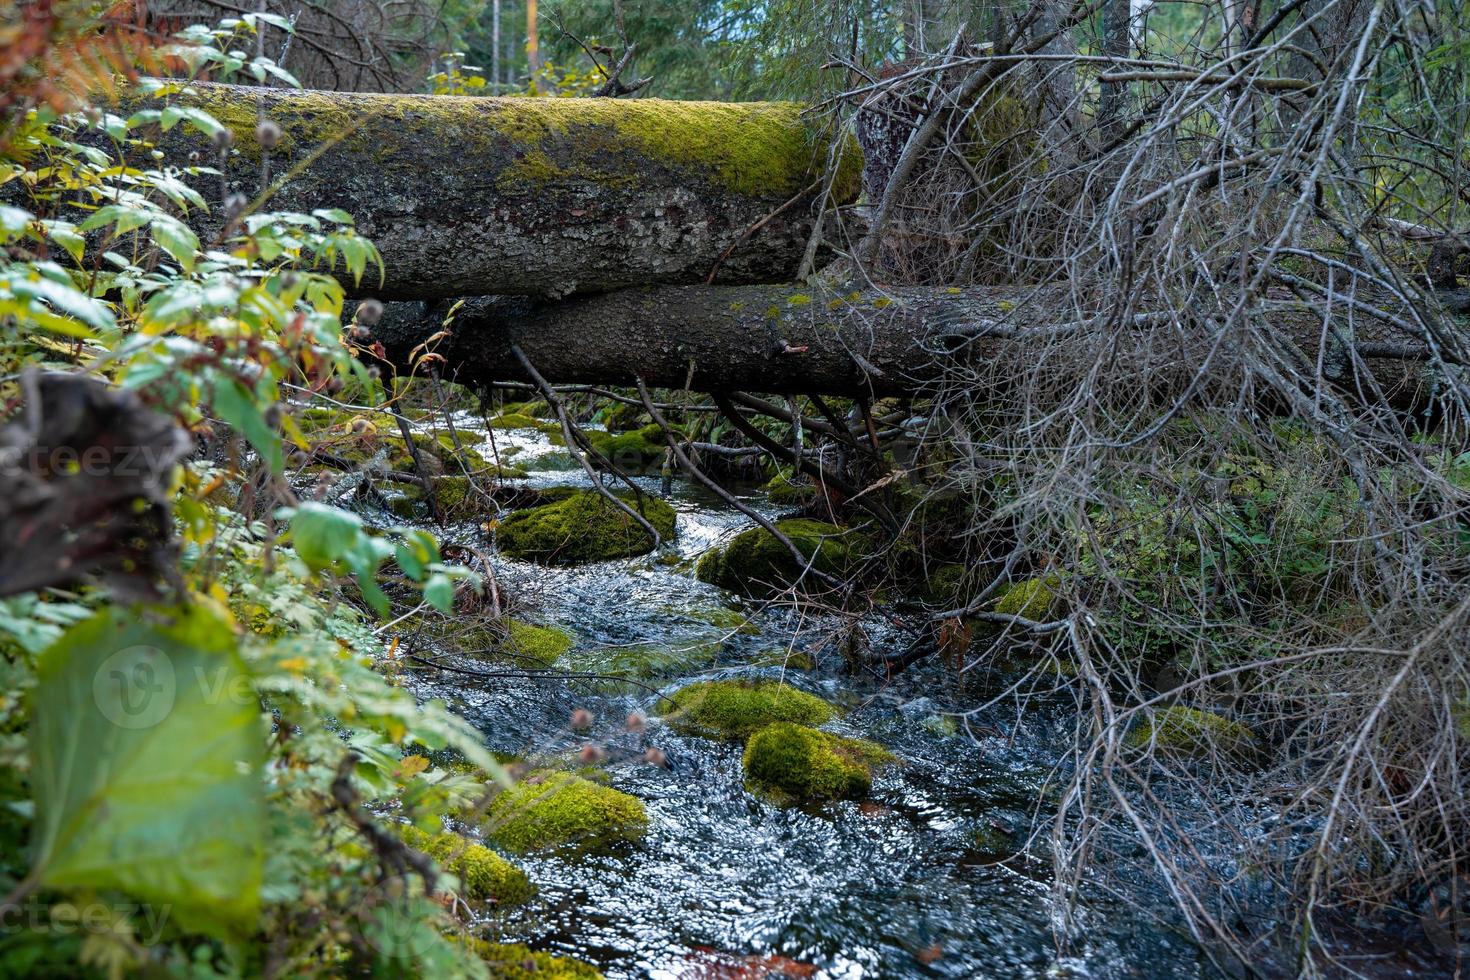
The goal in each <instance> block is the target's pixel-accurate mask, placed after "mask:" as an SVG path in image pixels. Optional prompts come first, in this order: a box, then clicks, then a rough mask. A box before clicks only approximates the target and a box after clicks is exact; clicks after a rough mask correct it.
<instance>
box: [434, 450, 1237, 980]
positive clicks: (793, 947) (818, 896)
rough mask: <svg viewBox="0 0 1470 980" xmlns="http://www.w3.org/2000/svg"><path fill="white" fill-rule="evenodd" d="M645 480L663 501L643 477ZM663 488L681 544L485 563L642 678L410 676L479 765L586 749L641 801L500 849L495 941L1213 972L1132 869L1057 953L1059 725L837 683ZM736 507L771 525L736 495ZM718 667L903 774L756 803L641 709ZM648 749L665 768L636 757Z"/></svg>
mask: <svg viewBox="0 0 1470 980" xmlns="http://www.w3.org/2000/svg"><path fill="white" fill-rule="evenodd" d="M496 441H497V444H498V445H499V446H500V447H501V448H502V449H504V448H505V446H506V445H507V443H510V444H514V445H517V446H519V447H521V452H520V454H519V455H517V456H516V457H514V461H515V462H517V463H521V464H525V465H528V466H529V468H531V469H532V471H533V472H532V475H531V478H530V481H529V482H530V483H531V484H532V485H535V486H552V485H581V486H586V485H588V481H587V478H586V477H585V476H584V475H583V474H582V473H581V472H580V471H570V472H569V471H567V470H566V469H565V458H564V457H562V459H561V460H560V463H559V466H558V468H555V469H552V468H550V467H551V465H552V463H553V461H555V460H556V459H557V457H556V456H554V455H552V454H553V453H554V452H555V451H554V450H553V449H552V448H551V447H550V446H548V445H547V444H546V443H545V441H544V439H543V438H542V437H539V436H536V435H535V434H533V433H514V434H510V435H507V434H506V433H496ZM640 482H641V483H642V484H643V485H644V486H645V488H646V489H648V490H650V491H651V492H655V493H657V492H658V490H659V486H658V480H657V479H656V478H654V479H646V480H641V481H640ZM668 499H669V501H670V503H671V504H673V505H674V507H675V508H676V510H677V511H678V515H679V528H678V531H679V533H678V539H677V541H675V542H673V543H672V544H669V545H666V546H665V548H664V549H663V551H661V552H660V553H659V554H656V555H647V556H643V557H641V558H635V559H631V560H627V561H618V562H603V563H597V564H592V565H586V566H581V567H577V568H569V569H568V568H544V567H536V566H531V565H525V564H521V563H517V562H511V561H506V560H503V559H497V564H496V574H497V576H499V577H500V579H501V581H502V582H504V583H505V584H506V585H507V586H508V587H509V589H510V591H511V593H512V594H513V595H515V596H516V597H517V600H518V601H519V602H520V604H521V606H522V607H523V608H525V609H526V610H527V612H526V614H525V616H524V618H527V619H529V620H532V621H541V622H545V623H552V624H556V625H558V626H560V627H562V628H564V629H566V630H567V631H569V632H570V633H572V634H573V635H574V636H575V638H576V640H577V644H578V646H577V649H576V650H575V651H574V653H573V654H572V655H570V657H569V659H568V663H569V665H570V666H573V667H575V668H577V669H580V670H584V671H592V672H596V673H617V674H620V675H627V674H629V673H630V672H631V673H634V674H640V673H641V674H642V675H643V676H645V678H646V683H647V685H648V688H647V689H645V688H640V687H636V686H631V685H618V684H609V683H607V682H605V681H578V682H573V683H568V682H565V681H555V682H553V681H548V680H524V679H515V678H487V679H484V680H480V679H476V678H473V677H467V676H463V675H455V674H450V673H441V672H431V673H428V674H423V675H419V676H418V678H417V679H416V680H415V682H414V683H415V684H416V685H418V690H419V693H421V694H422V695H424V696H426V697H428V696H432V697H440V698H444V699H445V700H446V701H448V702H449V703H450V705H451V706H452V707H454V708H455V709H456V710H458V711H459V712H460V713H462V714H463V715H464V716H465V717H466V718H468V719H470V720H471V721H472V722H474V723H475V725H476V726H478V727H479V728H480V729H481V730H482V731H483V732H484V733H485V738H486V741H487V743H488V745H489V746H490V748H492V749H493V750H495V751H497V752H503V753H508V754H514V755H518V756H519V755H526V754H530V755H532V756H541V757H546V756H556V755H558V754H560V755H563V756H564V755H566V754H568V753H571V752H574V751H575V750H576V749H577V748H578V747H579V746H581V745H583V744H585V743H586V742H587V741H595V742H598V743H599V744H601V745H603V746H605V747H606V748H607V750H608V752H609V754H610V760H609V762H608V763H607V765H606V767H605V768H606V773H607V776H608V778H609V780H610V782H611V785H613V786H614V787H616V788H618V789H620V790H623V791H625V792H628V793H632V794H633V795H635V796H637V797H638V798H639V799H641V800H643V802H644V804H645V805H646V806H647V809H648V814H649V818H650V827H649V831H648V834H647V836H646V838H645V839H644V841H643V842H642V843H641V844H640V845H639V846H637V847H635V848H632V849H629V850H626V851H624V852H618V853H611V854H603V855H593V856H586V857H581V858H576V859H572V858H560V857H532V858H528V859H521V860H519V862H518V863H520V864H521V866H522V867H524V868H525V869H526V871H527V873H528V874H529V875H530V876H531V877H532V879H533V880H534V881H535V882H536V883H537V884H538V886H539V887H540V895H539V897H538V898H537V900H536V901H535V902H534V903H533V904H532V905H531V906H530V907H529V908H528V909H525V910H522V911H517V912H515V913H512V914H510V915H509V916H508V917H507V918H506V919H505V920H504V921H503V922H500V923H498V926H499V930H500V932H501V935H502V938H504V939H507V940H515V941H522V942H527V943H529V944H530V945H532V946H535V947H537V948H542V949H547V950H549V951H552V952H557V953H563V954H567V955H572V956H576V957H579V958H581V959H584V960H587V961H589V962H591V963H594V964H595V965H597V966H598V967H599V968H600V969H602V970H603V971H604V972H605V973H606V975H607V976H608V977H610V978H624V977H628V978H631V977H655V978H735V977H741V978H762V977H769V978H779V977H803V978H805V977H811V978H857V977H865V978H866V977H1030V976H1062V977H1194V976H1205V975H1208V968H1207V966H1206V965H1205V962H1204V960H1203V959H1202V957H1201V956H1200V954H1199V951H1198V950H1197V948H1196V947H1195V946H1194V945H1193V944H1192V943H1191V942H1190V941H1189V939H1188V937H1187V936H1186V935H1182V934H1181V933H1180V932H1179V931H1178V930H1177V928H1176V927H1175V926H1173V925H1171V924H1170V923H1171V921H1172V920H1171V917H1170V914H1169V911H1168V907H1167V904H1166V903H1165V902H1164V900H1163V896H1162V895H1161V894H1159V892H1158V890H1157V889H1154V888H1152V886H1149V885H1148V884H1147V883H1146V879H1144V878H1143V877H1142V876H1140V879H1139V889H1138V891H1139V894H1138V895H1136V896H1134V895H1130V896H1128V897H1127V898H1126V899H1124V898H1118V897H1108V896H1106V895H1104V894H1102V893H1101V890H1100V889H1099V890H1098V894H1084V895H1083V896H1082V898H1083V902H1082V906H1083V907H1082V912H1081V916H1080V918H1081V922H1082V923H1083V928H1082V929H1081V930H1080V933H1079V934H1078V935H1077V937H1076V939H1075V940H1074V941H1073V942H1072V943H1070V944H1069V947H1068V949H1067V951H1066V954H1065V955H1062V954H1059V952H1058V950H1057V946H1056V943H1055V940H1054V938H1053V931H1052V928H1051V915H1052V907H1053V906H1052V892H1051V881H1050V865H1049V863H1048V862H1047V861H1046V860H1045V828H1044V823H1045V821H1046V820H1047V819H1048V808H1047V806H1046V800H1047V799H1048V794H1049V793H1051V792H1053V791H1052V789H1051V786H1052V785H1053V784H1054V783H1055V780H1056V773H1055V772H1054V771H1053V767H1054V765H1055V760H1056V759H1057V758H1058V757H1059V755H1060V747H1061V745H1062V744H1063V740H1064V738H1065V730H1064V729H1065V727H1066V726H1067V725H1068V723H1069V720H1070V719H1069V718H1068V717H1067V716H1066V713H1065V712H1062V711H1060V710H1055V713H1054V714H1053V713H1049V712H1048V710H1047V709H1037V710H1035V711H1028V712H1026V713H1025V714H1024V715H1021V716H1017V715H1015V714H1014V713H1003V714H997V715H996V716H994V717H985V718H975V719H971V720H970V726H969V727H970V731H972V732H974V733H975V735H976V737H970V735H969V734H968V733H966V732H965V731H963V730H959V731H957V730H956V725H955V722H954V719H953V718H952V717H950V716H947V715H945V714H944V713H943V712H944V709H945V707H946V706H947V702H946V699H945V693H946V691H947V690H948V687H947V683H948V682H947V681H946V679H945V678H943V677H942V676H941V675H939V674H938V673H937V672H933V673H931V672H929V670H928V669H927V668H914V669H912V670H911V671H910V672H908V673H906V674H905V675H904V676H902V677H901V678H900V679H899V680H898V681H896V682H892V683H880V682H879V681H878V680H877V679H876V678H869V679H865V678H864V677H862V676H859V675H854V674H853V673H852V672H850V671H847V670H845V669H844V668H843V665H842V658H841V656H840V655H839V654H838V653H837V652H836V651H834V650H833V649H831V647H832V646H833V644H832V643H830V642H829V640H830V639H831V637H832V636H833V635H834V634H835V630H834V626H835V623H833V622H832V621H830V620H828V619H826V618H824V617H823V616H821V615H813V614H811V613H809V612H803V611H799V610H793V609H788V608H774V609H760V608H759V607H758V606H756V605H754V604H743V603H740V602H738V601H737V600H735V599H733V598H732V597H731V596H729V595H728V594H726V593H723V592H721V591H720V590H718V589H715V588H713V587H711V586H708V585H705V584H703V583H701V582H698V581H697V580H696V579H695V578H694V573H693V563H694V560H696V559H697V558H698V556H699V555H700V554H702V553H703V552H704V551H705V550H707V549H708V548H710V547H711V546H713V545H715V544H717V543H719V542H720V541H721V540H722V539H726V538H728V537H729V536H730V535H732V534H734V533H736V532H738V531H739V530H742V529H744V528H745V527H748V526H749V521H748V519H747V518H745V517H744V516H743V515H741V514H740V513H739V512H738V511H736V510H734V509H733V508H731V507H729V506H728V505H727V504H725V503H724V502H723V501H721V500H719V499H718V498H717V497H715V496H713V495H711V494H708V493H705V492H703V491H702V490H701V489H700V488H698V487H695V486H691V485H690V484H688V483H685V482H682V481H680V482H676V483H675V484H674V488H673V493H672V495H671V496H670V497H669V498H668ZM747 500H748V502H749V503H750V504H751V505H752V506H755V507H757V508H758V509H760V510H762V511H763V512H765V513H767V514H771V515H774V514H776V513H777V512H778V508H775V507H772V506H771V505H770V504H769V503H767V502H765V501H764V500H763V498H761V497H760V495H759V494H756V493H754V492H751V493H750V494H749V496H748V498H747ZM477 533H478V532H477V529H475V528H460V529H455V530H451V531H450V532H449V533H448V534H446V537H447V538H449V539H450V540H453V539H454V538H455V537H456V536H458V537H460V538H467V537H468V536H470V535H474V534H477ZM866 625H867V627H868V632H869V637H870V644H871V646H872V647H873V648H874V649H875V650H877V652H880V653H882V652H885V649H886V648H892V649H894V650H896V649H901V646H902V644H903V642H904V639H903V637H901V636H900V635H898V634H896V633H891V632H889V630H890V629H891V628H890V627H887V626H886V625H885V624H884V623H882V622H878V621H875V622H873V623H869V624H866ZM790 653H804V654H807V655H809V656H811V657H813V658H814V660H815V662H816V669H814V670H794V669H786V668H785V667H784V666H783V662H784V661H785V660H786V658H787V655H788V654H790ZM793 659H795V658H793ZM464 665H465V666H469V667H478V668H481V669H486V668H487V665H486V664H485V662H483V661H471V660H465V661H464ZM650 665H651V666H650ZM491 666H493V665H491ZM723 676H768V677H778V676H779V677H784V679H785V681H786V682H788V683H791V684H794V685H796V686H798V687H801V688H804V689H806V690H809V691H812V692H813V693H816V694H819V695H821V696H823V697H825V698H828V699H829V700H832V701H834V702H836V703H837V704H839V705H840V706H842V707H843V708H845V709H846V714H845V715H844V717H843V719H842V720H841V722H839V723H837V724H836V725H835V726H834V730H836V731H839V732H841V733H843V734H848V735H857V736H861V737H864V738H869V739H873V740H875V741H877V742H879V743H881V744H883V745H884V746H886V747H887V748H889V749H890V750H892V751H893V752H894V753H895V754H896V755H898V756H899V757H900V759H901V760H902V764H901V765H897V766H890V767H885V769H883V770H882V771H880V774H879V775H878V776H877V777H876V779H875V781H874V786H873V790H872V793H871V795H870V797H869V799H868V800H865V801H863V802H861V803H859V802H841V803H831V804H824V805H820V806H810V807H792V808H780V807H776V806H773V805H771V804H769V803H766V802H764V801H762V800H760V799H757V798H756V797H754V796H752V795H751V794H750V793H748V792H746V790H745V789H744V787H743V785H742V774H741V765H740V749H739V747H738V746H735V745H729V744H723V743H718V742H713V741H709V740H705V739H700V738H692V737H685V736H682V735H679V734H677V733H675V732H673V731H672V730H671V729H669V728H667V727H666V726H664V725H662V724H660V723H659V722H658V720H657V717H656V708H657V700H658V694H657V693H656V692H657V691H659V690H661V691H663V692H665V693H667V692H671V691H673V690H676V689H677V688H678V687H680V686H682V685H683V684H685V683H688V682H689V681H691V680H695V679H707V678H714V677H723ZM579 707H580V708H586V709H589V710H591V711H592V712H593V713H594V714H595V716H596V718H597V722H596V724H595V726H594V728H593V730H592V731H591V732H586V733H578V734H577V735H575V736H574V735H573V734H572V733H571V732H570V731H569V729H568V718H569V716H570V713H571V712H572V711H573V710H574V709H576V708H579ZM633 712H637V713H641V714H644V715H646V716H647V717H648V719H649V721H648V723H647V725H646V726H644V727H643V728H642V730H641V731H630V730H629V729H628V727H627V724H626V719H627V717H628V715H629V714H630V713H633ZM649 746H656V747H658V748H659V749H661V750H662V751H663V752H664V753H665V755H666V758H667V764H666V765H665V766H663V767H659V766H654V765H649V764H647V763H646V762H644V761H643V759H642V753H643V752H644V750H645V749H646V748H647V747H649ZM1038 801H1040V803H1039V804H1038ZM1034 820H1039V821H1041V822H1042V824H1043V826H1042V832H1041V833H1040V835H1039V836H1038V838H1037V839H1036V840H1035V841H1033V848H1032V850H1033V851H1034V853H1035V854H1036V856H1035V857H1031V858H1026V857H1009V858H1003V857H1002V856H1001V855H1000V854H998V853H997V851H998V850H1008V849H1009V848H1005V849H998V848H997V847H995V846H993V845H992V844H988V843H987V842H991V841H993V840H994V839H995V838H996V837H997V835H999V836H1000V837H1001V838H1002V839H1007V838H1008V839H1010V840H1017V839H1024V838H1025V837H1026V836H1027V834H1028V833H1029V832H1030V830H1031V829H1032V826H1033V821H1034Z"/></svg>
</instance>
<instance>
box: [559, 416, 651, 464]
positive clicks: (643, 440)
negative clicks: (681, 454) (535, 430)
mask: <svg viewBox="0 0 1470 980" xmlns="http://www.w3.org/2000/svg"><path fill="white" fill-rule="evenodd" d="M582 434H583V435H585V436H586V437H587V441H588V442H590V443H591V444H592V448H593V449H596V450H597V451H598V452H600V453H602V455H604V456H606V457H607V458H608V459H609V460H611V461H612V464H613V465H614V466H616V467H617V468H618V469H620V470H626V471H634V472H636V471H638V470H643V469H647V468H648V467H649V466H650V465H651V464H653V463H657V462H659V461H660V460H662V459H663V458H664V450H665V448H666V447H667V446H668V443H666V442H665V441H664V430H663V429H661V428H659V427H658V426H657V425H645V426H644V427H643V428H641V429H634V430H633V431H631V432H618V433H613V432H603V431H602V430H601V429H584V430H583V431H582ZM551 443H552V445H554V446H564V445H566V439H565V438H563V437H562V436H561V434H560V433H553V434H552V436H551Z"/></svg>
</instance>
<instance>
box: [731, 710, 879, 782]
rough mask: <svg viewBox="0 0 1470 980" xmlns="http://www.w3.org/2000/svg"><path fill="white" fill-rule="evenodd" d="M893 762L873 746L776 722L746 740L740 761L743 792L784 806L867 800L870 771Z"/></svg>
mask: <svg viewBox="0 0 1470 980" xmlns="http://www.w3.org/2000/svg"><path fill="white" fill-rule="evenodd" d="M892 759H893V756H892V754H891V753H889V752H888V751H887V750H886V749H884V748H883V747H882V746H879V745H875V744H873V743H872V742H865V741H863V740H861V739H855V738H843V737H842V736H840V735H832V734H830V733H828V732H822V731H818V730H817V729H815V728H808V727H806V726H805V725H797V724H794V723H792V722H786V721H780V722H776V723H775V724H772V725H767V726H766V727H765V728H762V729H761V730H760V731H758V732H756V733H755V734H754V735H752V736H751V737H750V741H749V742H747V743H746V745H745V755H744V757H743V759H742V762H743V764H744V767H745V781H746V785H747V787H749V788H750V789H751V790H752V791H753V792H758V793H762V794H764V795H767V796H770V797H773V798H775V799H776V800H778V801H782V802H784V801H786V800H843V799H854V798H857V797H862V796H866V795H867V792H868V790H869V789H870V788H872V784H873V767H875V766H878V765H881V764H883V763H885V762H889V761H892Z"/></svg>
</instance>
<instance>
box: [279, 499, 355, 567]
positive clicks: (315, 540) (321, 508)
mask: <svg viewBox="0 0 1470 980" xmlns="http://www.w3.org/2000/svg"><path fill="white" fill-rule="evenodd" d="M361 535H362V521H361V520H359V519H358V517H357V515H356V514H350V513H348V512H347V511H345V510H338V509H337V508H336V507H328V506H327V505H326V504H319V503H316V502H314V501H307V502H305V503H303V504H302V505H301V506H300V507H298V508H296V513H295V514H294V515H293V516H292V517H291V544H292V546H293V547H294V548H295V549H296V555H297V557H299V558H300V559H301V560H302V561H304V562H306V564H307V565H309V566H310V567H311V568H313V569H317V570H320V569H323V568H326V567H328V566H329V565H331V564H332V563H333V562H335V561H337V560H339V559H341V558H343V557H344V556H346V555H347V553H348V552H349V551H350V550H351V549H352V547H353V546H354V545H356V544H357V542H358V538H359V537H361Z"/></svg>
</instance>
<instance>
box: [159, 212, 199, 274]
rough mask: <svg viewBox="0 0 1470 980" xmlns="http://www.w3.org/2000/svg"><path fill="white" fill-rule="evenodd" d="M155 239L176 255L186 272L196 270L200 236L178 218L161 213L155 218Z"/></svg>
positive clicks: (163, 247) (176, 259)
mask: <svg viewBox="0 0 1470 980" xmlns="http://www.w3.org/2000/svg"><path fill="white" fill-rule="evenodd" d="M153 240H154V241H155V242H157V243H158V247H159V248H161V249H163V250H164V251H165V252H167V253H168V254H169V255H172V256H173V257H174V261H176V262H178V263H179V265H181V266H183V268H184V271H185V272H193V271H194V260H195V259H196V258H198V256H199V236H198V235H196V234H194V232H193V231H192V230H190V228H189V227H188V226H187V225H185V224H184V223H183V222H182V221H180V220H179V219H177V218H173V217H168V216H165V215H159V216H158V217H156V218H154V219H153Z"/></svg>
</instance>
